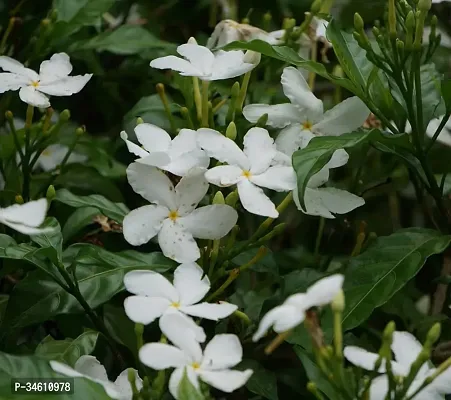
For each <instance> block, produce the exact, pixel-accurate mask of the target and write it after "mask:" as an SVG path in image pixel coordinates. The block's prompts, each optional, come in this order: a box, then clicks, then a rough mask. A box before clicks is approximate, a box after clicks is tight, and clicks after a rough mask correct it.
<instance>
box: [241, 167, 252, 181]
mask: <svg viewBox="0 0 451 400" xmlns="http://www.w3.org/2000/svg"><path fill="white" fill-rule="evenodd" d="M242 175H243V176H244V177H246V178H247V179H249V178H250V177H251V176H252V174H251V171H248V170H247V169H245V170H244V171H243V174H242Z"/></svg>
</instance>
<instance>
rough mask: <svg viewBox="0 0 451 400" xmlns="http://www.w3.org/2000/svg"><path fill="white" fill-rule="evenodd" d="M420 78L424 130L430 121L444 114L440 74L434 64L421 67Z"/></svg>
mask: <svg viewBox="0 0 451 400" xmlns="http://www.w3.org/2000/svg"><path fill="white" fill-rule="evenodd" d="M420 78H421V98H422V104H423V110H422V111H423V120H424V128H425V129H426V128H427V126H428V125H429V121H430V120H431V119H433V118H438V117H440V116H442V115H443V114H444V113H445V104H442V105H441V102H442V96H441V74H440V73H439V72H438V71H437V68H436V67H435V64H434V63H430V64H426V65H422V66H421V73H420ZM444 100H446V99H444ZM444 103H445V101H444Z"/></svg>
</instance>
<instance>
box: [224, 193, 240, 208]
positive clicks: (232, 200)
mask: <svg viewBox="0 0 451 400" xmlns="http://www.w3.org/2000/svg"><path fill="white" fill-rule="evenodd" d="M237 201H238V192H237V191H236V190H234V191H233V192H231V193H229V194H228V195H227V197H226V198H225V202H226V204H227V205H228V206H230V207H235V206H236V202H237Z"/></svg>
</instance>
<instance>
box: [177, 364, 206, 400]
mask: <svg viewBox="0 0 451 400" xmlns="http://www.w3.org/2000/svg"><path fill="white" fill-rule="evenodd" d="M177 394H178V398H179V400H206V399H205V396H204V395H203V394H202V393H200V392H199V391H198V390H197V389H196V388H195V387H194V385H193V384H192V383H191V381H190V380H189V379H188V375H187V373H186V369H185V370H184V371H183V377H182V379H181V380H180V383H179V387H178V393H177Z"/></svg>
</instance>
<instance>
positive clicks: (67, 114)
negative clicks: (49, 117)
mask: <svg viewBox="0 0 451 400" xmlns="http://www.w3.org/2000/svg"><path fill="white" fill-rule="evenodd" d="M69 119H70V111H69V110H63V111H62V112H61V113H60V118H59V120H60V121H61V122H67V121H69Z"/></svg>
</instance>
